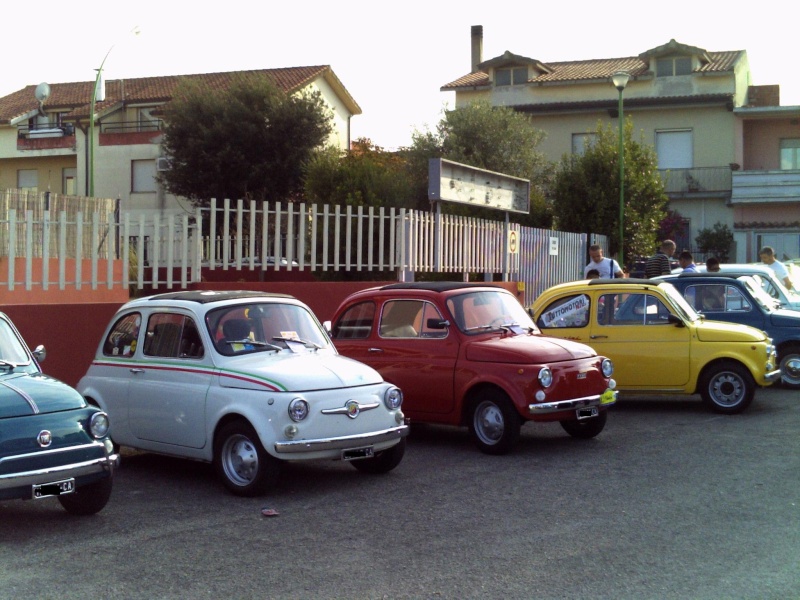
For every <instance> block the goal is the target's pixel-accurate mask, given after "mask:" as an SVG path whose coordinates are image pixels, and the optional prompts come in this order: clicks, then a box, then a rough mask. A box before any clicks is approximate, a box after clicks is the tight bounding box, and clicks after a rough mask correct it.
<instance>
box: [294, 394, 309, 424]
mask: <svg viewBox="0 0 800 600" xmlns="http://www.w3.org/2000/svg"><path fill="white" fill-rule="evenodd" d="M307 416H308V402H306V401H305V400H303V399H302V398H295V399H294V400H292V401H291V402H289V418H290V419H291V420H292V421H294V422H295V423H297V422H299V421H302V420H303V419H305V418H306V417H307Z"/></svg>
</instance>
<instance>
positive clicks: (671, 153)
mask: <svg viewBox="0 0 800 600" xmlns="http://www.w3.org/2000/svg"><path fill="white" fill-rule="evenodd" d="M656 154H658V168H659V169H691V168H692V167H693V166H694V158H693V156H694V150H693V145H692V131H691V129H684V130H676V131H656Z"/></svg>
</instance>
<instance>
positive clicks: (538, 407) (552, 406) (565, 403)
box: [528, 394, 611, 415]
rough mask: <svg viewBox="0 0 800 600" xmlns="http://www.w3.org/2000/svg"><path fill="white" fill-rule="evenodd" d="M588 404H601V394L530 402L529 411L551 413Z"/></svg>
mask: <svg viewBox="0 0 800 600" xmlns="http://www.w3.org/2000/svg"><path fill="white" fill-rule="evenodd" d="M587 406H600V394H598V395H597V396H586V397H584V398H573V399H571V400H559V401H558V402H544V403H542V404H529V405H528V412H530V413H531V414H532V415H549V414H552V413H557V412H561V411H563V410H575V409H577V408H585V407H587ZM603 406H611V404H604V405H603Z"/></svg>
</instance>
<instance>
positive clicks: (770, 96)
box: [747, 85, 781, 106]
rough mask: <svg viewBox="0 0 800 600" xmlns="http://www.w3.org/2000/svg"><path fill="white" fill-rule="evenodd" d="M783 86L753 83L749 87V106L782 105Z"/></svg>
mask: <svg viewBox="0 0 800 600" xmlns="http://www.w3.org/2000/svg"><path fill="white" fill-rule="evenodd" d="M780 105H781V86H779V85H751V86H749V87H748V88H747V106H780Z"/></svg>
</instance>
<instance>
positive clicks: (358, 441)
mask: <svg viewBox="0 0 800 600" xmlns="http://www.w3.org/2000/svg"><path fill="white" fill-rule="evenodd" d="M408 432H409V428H408V425H399V426H397V427H392V428H391V429H384V430H383V431H373V432H370V433H362V434H360V435H350V436H347V437H336V438H321V439H317V440H297V441H286V442H275V452H278V453H279V454H297V453H301V452H322V451H324V450H344V449H347V448H356V447H359V446H369V445H372V444H380V443H381V442H389V441H391V440H395V439H397V440H399V439H400V438H404V437H406V436H407V435H408Z"/></svg>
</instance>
